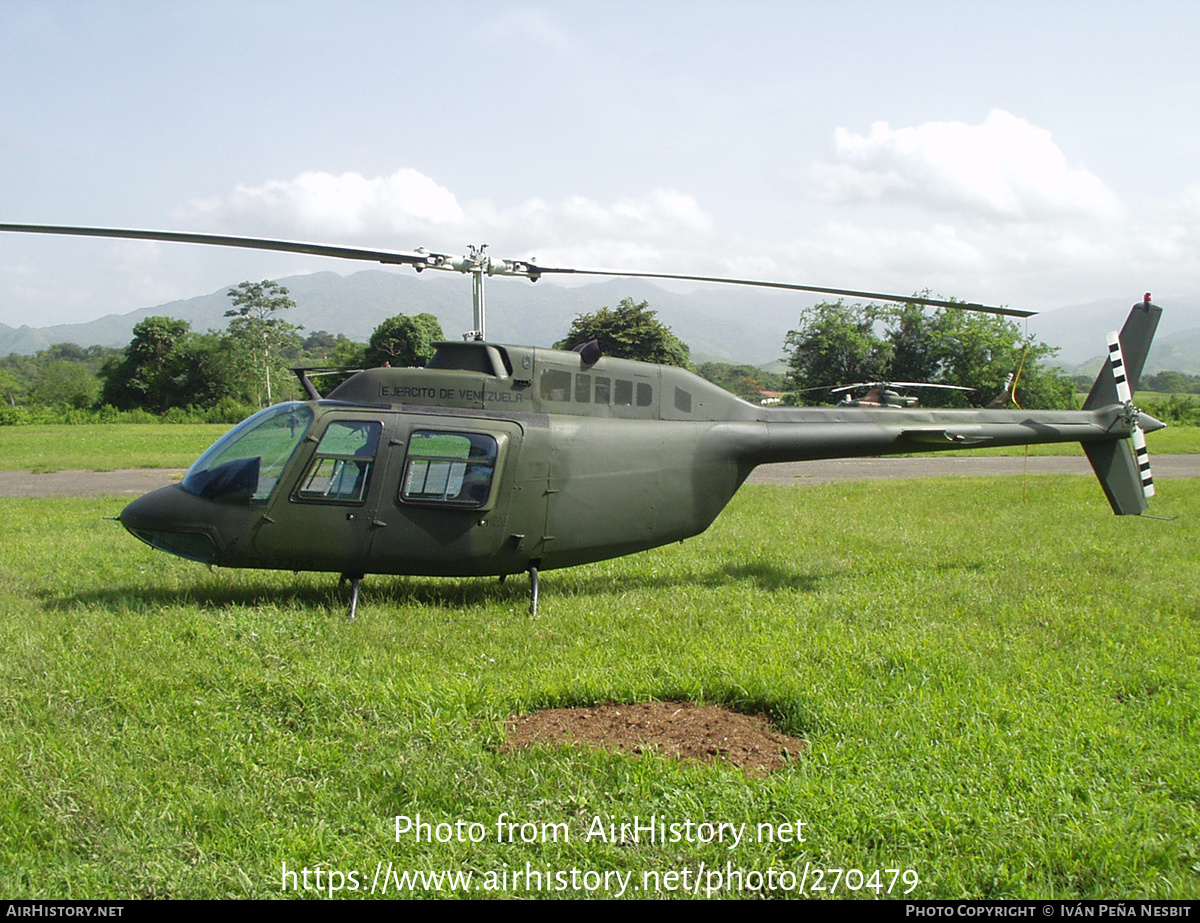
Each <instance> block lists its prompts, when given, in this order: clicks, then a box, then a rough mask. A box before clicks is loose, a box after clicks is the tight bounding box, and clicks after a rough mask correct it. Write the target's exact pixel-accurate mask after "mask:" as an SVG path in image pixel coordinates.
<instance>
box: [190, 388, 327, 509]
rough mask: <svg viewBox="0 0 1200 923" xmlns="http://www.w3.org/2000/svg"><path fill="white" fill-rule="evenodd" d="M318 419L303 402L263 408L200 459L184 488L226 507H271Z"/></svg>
mask: <svg viewBox="0 0 1200 923" xmlns="http://www.w3.org/2000/svg"><path fill="white" fill-rule="evenodd" d="M312 421H313V412H312V408H311V407H309V406H308V405H307V404H302V403H300V402H298V401H294V402H292V403H289V404H277V405H276V406H274V407H268V408H267V409H266V410H260V411H259V412H258V413H256V414H255V415H254V416H252V417H250V418H249V419H248V420H244V421H242V422H241V423H239V424H238V425H237V426H235V427H234V428H233V429H231V430H230V431H229V432H228V433H226V434H225V435H224V436H222V437H221V438H220V439H219V440H217V441H216V442H215V443H214V444H213V445H212V447H211V448H209V450H208V451H207V452H205V453H204V454H203V455H201V456H200V458H198V459H197V460H196V463H195V464H194V465H192V467H191V468H189V469H188V473H187V474H186V475H185V476H184V478H183V484H182V486H183V489H184V490H186V491H187V492H188V493H190V494H195V495H196V496H197V497H204V498H206V499H209V500H218V499H219V500H222V501H223V502H226V503H265V502H266V501H267V500H268V499H269V498H270V496H271V493H272V492H273V491H274V490H275V485H276V484H277V483H279V478H280V477H281V476H282V474H283V471H284V469H285V468H286V467H287V463H288V460H289V459H291V457H292V455H293V453H294V452H295V451H296V448H297V447H298V446H299V445H300V442H301V441H302V440H303V439H304V436H305V434H306V433H308V428H309V427H310V426H312Z"/></svg>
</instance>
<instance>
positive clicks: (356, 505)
mask: <svg viewBox="0 0 1200 923" xmlns="http://www.w3.org/2000/svg"><path fill="white" fill-rule="evenodd" d="M391 425H392V423H391V419H390V418H388V417H370V416H366V415H355V414H351V413H337V414H330V415H329V416H326V417H324V418H323V419H322V420H320V421H318V423H317V425H316V426H315V427H314V428H313V431H312V432H311V433H310V434H309V436H308V437H307V438H306V440H305V443H304V446H303V447H302V449H301V450H300V451H299V452H298V453H297V455H296V458H295V459H294V460H293V463H291V464H290V465H289V470H288V472H287V473H286V474H285V481H286V482H285V483H281V484H280V485H279V486H280V488H281V489H280V490H279V491H277V493H276V494H275V496H274V498H273V499H272V501H271V503H270V505H269V507H268V508H267V510H266V513H265V515H264V516H263V518H262V520H261V522H260V524H259V526H258V529H257V532H256V534H255V536H254V549H255V552H256V553H257V554H258V555H260V556H261V557H262V559H263V561H264V563H263V564H262V565H259V566H263V567H277V568H289V569H293V570H323V571H338V572H344V573H361V572H362V571H363V568H364V566H365V564H366V561H367V556H368V553H369V550H370V547H371V541H372V539H373V533H374V531H375V530H376V529H377V528H378V525H377V522H376V519H375V514H376V512H377V509H378V507H379V503H380V498H381V496H383V493H384V487H383V480H384V471H383V469H384V467H385V464H384V462H385V461H386V456H385V455H384V453H382V452H381V449H382V448H383V447H384V446H386V444H387V440H388V438H389V433H390V430H391Z"/></svg>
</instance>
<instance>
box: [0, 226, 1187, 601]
mask: <svg viewBox="0 0 1200 923" xmlns="http://www.w3.org/2000/svg"><path fill="white" fill-rule="evenodd" d="M0 230H2V231H10V232H27V233H39V234H67V235H80V236H90V237H115V238H127V239H142V240H159V241H173V242H184V243H198V244H214V245H220V246H229V247H243V248H251V249H265V250H278V251H285V252H295V253H308V254H316V255H321V256H330V257H340V258H345V259H353V260H369V261H373V262H380V263H385V264H387V263H390V264H400V265H410V266H413V267H414V268H415V269H416V270H417V271H418V272H421V271H424V270H426V269H436V270H444V271H453V272H459V273H463V274H469V275H470V276H471V278H472V291H473V302H474V325H475V329H474V330H472V331H470V332H469V333H468V334H466V335H465V337H464V339H463V340H462V341H461V342H458V341H454V342H443V343H439V344H437V345H436V351H435V353H434V355H433V357H432V358H431V359H430V360H429V362H428V363H427V365H426V366H425V367H424V368H391V367H383V368H374V369H367V370H364V371H359V372H357V373H356V374H354V375H352V376H351V377H349V378H348V379H347V380H345V381H344V382H342V383H341V384H340V385H338V386H337V387H336V388H335V389H334V390H332V391H331V392H330V393H329V394H328V395H327V396H325V397H322V396H321V394H319V393H318V391H317V390H316V388H315V387H314V386H313V385H312V382H311V381H310V380H309V379H308V377H307V374H306V373H305V372H304V371H303V370H300V371H299V373H298V374H299V376H300V381H301V384H302V385H303V386H304V388H305V391H306V393H307V395H308V397H309V400H307V401H291V402H287V403H283V404H277V405H274V406H272V407H268V408H266V409H264V410H261V411H259V412H258V413H256V414H254V415H253V416H251V417H249V418H248V419H246V420H244V421H243V422H241V423H239V424H238V425H237V426H235V427H234V428H233V429H231V430H230V431H229V432H228V433H226V434H225V435H224V436H222V437H221V438H220V439H219V440H217V442H215V443H214V444H213V445H212V446H211V447H210V448H209V449H208V450H207V451H206V452H204V454H203V455H201V456H200V458H199V459H197V461H196V462H195V463H194V464H193V465H192V466H191V468H190V469H188V472H187V474H186V475H185V476H184V478H183V480H182V481H181V482H180V483H178V484H174V485H172V486H169V487H164V488H161V489H159V490H156V491H154V492H152V493H149V494H146V495H145V496H143V497H141V498H139V499H137V500H135V501H133V502H132V503H130V504H129V505H128V506H126V507H125V509H124V510H123V511H122V512H121V514H120V516H119V517H118V518H119V519H120V522H121V523H122V524H123V525H124V527H125V528H126V529H127V530H128V531H129V532H130V533H132V534H133V535H134V536H135V537H137V538H138V539H140V540H142V541H143V542H145V543H146V544H148V545H150V546H152V547H154V548H157V549H159V550H162V551H166V552H169V553H171V554H174V555H177V556H179V557H182V558H186V559H189V560H193V561H198V562H201V563H205V564H210V565H219V566H222V567H241V568H262V569H276V570H291V571H296V572H299V571H316V572H328V573H333V574H340V575H341V582H342V583H344V582H345V581H347V580H348V581H349V582H350V585H351V589H350V600H349V609H348V618H349V619H350V620H351V621H353V620H354V618H355V612H356V609H357V603H358V596H359V589H360V585H361V581H362V579H363V578H364V576H365V575H367V574H393V575H410V576H434V577H499V578H500V579H501V580H504V579H505V578H506V577H508V576H509V575H514V574H521V573H527V574H528V575H529V578H530V611H531V613H533V614H536V613H537V607H538V574H539V572H540V571H543V570H550V569H553V568H561V567H571V566H574V565H578V564H586V563H590V562H594V561H601V560H605V559H609V558H615V557H620V556H622V555H628V554H633V553H636V552H640V551H645V550H647V549H650V548H654V547H657V546H660V545H665V544H668V543H671V542H676V541H682V540H684V539H686V538H689V537H692V536H695V535H698V534H700V533H701V532H703V531H704V530H705V529H707V528H708V526H709V525H710V524H711V523H712V522H713V520H714V519H716V517H717V515H718V514H719V513H720V512H721V510H722V509H724V507H725V505H726V504H727V503H728V502H729V500H730V499H731V498H732V497H733V495H734V493H735V492H736V491H737V490H738V488H739V487H740V486H741V485H742V483H743V482H744V481H745V480H746V478H747V476H748V475H749V474H750V472H751V471H752V470H753V469H754V468H755V467H757V466H758V465H763V464H768V463H772V462H787V461H802V460H810V459H828V458H845V457H855V456H872V455H887V454H895V453H900V452H904V453H909V452H936V451H939V450H945V449H954V448H962V447H982V446H1016V445H1030V444H1035V443H1050V442H1079V443H1081V444H1082V446H1083V449H1084V451H1085V453H1086V454H1087V456H1088V459H1089V461H1090V462H1091V464H1092V467H1093V470H1094V471H1095V473H1096V475H1097V477H1098V478H1099V480H1100V484H1101V486H1102V488H1103V489H1104V492H1105V495H1106V496H1107V498H1108V501H1109V503H1110V505H1111V506H1112V509H1113V512H1114V513H1116V514H1117V515H1140V514H1141V513H1143V512H1144V511H1145V510H1146V509H1147V499H1148V498H1149V497H1151V496H1152V495H1153V493H1154V484H1153V478H1152V476H1151V473H1150V466H1149V461H1148V458H1147V453H1146V442H1145V433H1147V432H1153V431H1155V430H1158V429H1161V428H1163V426H1164V425H1165V424H1163V423H1161V422H1160V421H1158V420H1156V419H1154V418H1153V417H1152V416H1149V415H1148V414H1146V413H1143V412H1141V411H1140V410H1139V409H1138V408H1137V407H1135V406H1134V404H1133V397H1132V394H1133V389H1135V388H1136V385H1137V382H1138V379H1139V377H1140V375H1141V371H1142V367H1143V364H1144V362H1145V359H1146V354H1147V353H1148V351H1149V349H1150V343H1151V341H1152V339H1153V337H1154V332H1155V330H1156V328H1157V325H1158V320H1159V317H1160V315H1161V313H1162V309H1161V308H1159V307H1158V306H1157V305H1154V304H1153V303H1152V302H1151V299H1150V295H1149V294H1147V295H1146V296H1145V298H1144V299H1143V300H1142V301H1141V302H1139V303H1138V304H1135V305H1134V306H1133V309H1132V310H1131V311H1130V314H1129V316H1128V319H1127V320H1126V322H1125V325H1124V327H1123V328H1122V330H1121V331H1120V333H1119V334H1118V333H1112V334H1110V335H1109V349H1108V359H1107V361H1106V362H1105V364H1104V366H1103V367H1102V368H1101V370H1100V374H1099V376H1098V377H1097V379H1096V382H1095V384H1094V385H1093V387H1092V389H1091V392H1090V393H1089V395H1088V397H1087V400H1086V401H1085V403H1084V406H1083V409H1082V410H1070V411H1068V410H1060V411H1025V410H1006V409H993V408H985V409H970V410H935V409H925V408H920V409H918V408H915V407H912V406H907V405H906V406H903V407H895V406H878V407H872V406H869V405H867V404H865V403H864V402H857V406H853V407H851V406H846V405H841V406H837V407H773V408H768V407H763V406H760V405H754V404H750V403H748V402H746V401H744V400H742V399H740V398H738V397H736V396H734V395H733V394H731V393H729V392H727V391H725V390H723V389H721V388H719V387H718V386H716V385H714V384H711V383H709V382H708V381H705V380H704V379H702V378H700V377H699V376H697V375H695V374H693V373H692V372H689V371H687V370H685V369H682V368H677V367H674V366H663V365H653V364H649V363H643V362H637V361H633V360H628V359H620V358H615V357H610V356H604V355H602V352H601V349H600V347H599V346H598V344H597V343H596V342H595V341H593V342H591V343H586V344H581V345H580V346H579V347H577V348H576V349H575V350H574V351H567V350H557V349H546V348H541V347H532V346H518V345H509V344H500V343H493V342H490V341H489V340H487V338H486V334H485V292H484V285H485V280H486V279H487V278H488V277H491V276H518V277H524V278H526V279H528V280H530V281H533V282H536V281H537V280H538V279H539V278H540V277H542V276H550V275H559V274H573V275H601V276H620V277H632V278H650V279H673V280H685V281H701V282H719V283H728V284H740V285H752V286H760V287H766V288H778V289H787V290H793V291H804V292H816V293H820V294H832V295H842V296H847V297H858V298H868V299H874V300H891V301H899V302H907V303H916V304H924V305H933V306H942V307H953V308H959V309H966V310H976V311H985V312H988V313H993V314H1002V315H1009V316H1016V317H1027V316H1030V315H1031V314H1032V313H1033V312H1030V311H1020V310H1015V309H1011V308H1001V307H991V306H986V305H980V304H971V303H962V302H949V301H941V300H938V299H931V298H925V297H915V296H896V295H886V294H881V293H875V292H862V291H855V290H850V289H834V288H824V287H817V286H805V285H798V284H792V283H782V282H766V281H760V280H751V279H728V278H720V277H708V276H694V275H680V274H667V273H652V272H622V271H619V270H603V269H571V268H561V267H548V266H543V265H541V264H539V263H538V262H537V261H536V260H494V259H492V258H491V257H490V256H488V255H487V253H486V252H485V251H486V247H483V246H481V247H471V248H470V250H469V252H468V253H467V254H466V255H465V256H453V255H450V254H440V253H431V252H429V251H427V250H424V249H419V250H415V251H388V250H369V249H359V248H351V247H340V246H331V245H325V244H311V243H302V242H296V241H282V240H272V239H264V238H247V237H230V236H225V235H215V234H191V233H183V232H174V231H144V230H131V229H116V228H81V227H67V226H46V225H24V224H0ZM848 387H849V386H848ZM1131 443H1132V447H1131Z"/></svg>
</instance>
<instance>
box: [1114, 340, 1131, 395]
mask: <svg viewBox="0 0 1200 923" xmlns="http://www.w3.org/2000/svg"><path fill="white" fill-rule="evenodd" d="M1108 361H1109V364H1110V365H1112V370H1113V377H1114V378H1115V379H1116V380H1117V400H1119V401H1120V402H1121V403H1122V404H1128V403H1129V402H1130V401H1132V400H1133V392H1132V391H1130V390H1129V378H1128V377H1127V376H1126V374H1125V357H1124V355H1122V353H1121V338H1120V336H1118V335H1117V331H1115V330H1114V331H1113V332H1112V333H1110V334H1109V335H1108Z"/></svg>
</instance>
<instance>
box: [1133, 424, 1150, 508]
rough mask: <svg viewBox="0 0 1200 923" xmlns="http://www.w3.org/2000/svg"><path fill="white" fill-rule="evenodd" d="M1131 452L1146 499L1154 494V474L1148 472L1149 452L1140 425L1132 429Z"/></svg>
mask: <svg viewBox="0 0 1200 923" xmlns="http://www.w3.org/2000/svg"><path fill="white" fill-rule="evenodd" d="M1133 453H1134V455H1136V456H1137V466H1138V475H1139V477H1141V479H1142V495H1143V496H1145V497H1146V499H1147V500H1148V499H1150V498H1151V497H1153V496H1154V476H1153V475H1152V474H1151V473H1150V453H1149V451H1147V449H1146V434H1145V433H1143V432H1142V428H1141V426H1135V427H1134V429H1133Z"/></svg>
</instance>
